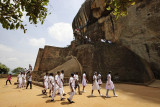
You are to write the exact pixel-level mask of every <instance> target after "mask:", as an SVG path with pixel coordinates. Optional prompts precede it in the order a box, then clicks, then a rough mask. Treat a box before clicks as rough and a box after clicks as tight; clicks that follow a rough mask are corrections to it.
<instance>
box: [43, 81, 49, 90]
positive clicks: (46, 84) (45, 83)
mask: <svg viewBox="0 0 160 107" xmlns="http://www.w3.org/2000/svg"><path fill="white" fill-rule="evenodd" d="M44 87H45V89H46V90H47V89H48V82H44Z"/></svg>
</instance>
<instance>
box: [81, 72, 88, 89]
mask: <svg viewBox="0 0 160 107" xmlns="http://www.w3.org/2000/svg"><path fill="white" fill-rule="evenodd" d="M86 85H87V79H86V72H84V73H83V78H82V86H83V92H86V91H85V90H84V88H85V86H86Z"/></svg>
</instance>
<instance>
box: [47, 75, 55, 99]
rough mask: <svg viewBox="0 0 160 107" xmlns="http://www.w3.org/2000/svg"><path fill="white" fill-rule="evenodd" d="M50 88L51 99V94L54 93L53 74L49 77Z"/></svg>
mask: <svg viewBox="0 0 160 107" xmlns="http://www.w3.org/2000/svg"><path fill="white" fill-rule="evenodd" d="M48 87H49V97H51V92H53V88H54V77H53V73H50V74H49V77H48Z"/></svg>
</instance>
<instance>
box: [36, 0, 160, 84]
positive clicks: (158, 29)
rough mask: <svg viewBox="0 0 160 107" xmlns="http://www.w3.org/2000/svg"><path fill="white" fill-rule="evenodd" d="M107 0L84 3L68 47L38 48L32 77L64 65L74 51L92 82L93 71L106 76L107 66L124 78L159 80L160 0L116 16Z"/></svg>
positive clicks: (144, 2) (144, 1)
mask: <svg viewBox="0 0 160 107" xmlns="http://www.w3.org/2000/svg"><path fill="white" fill-rule="evenodd" d="M104 2H105V0H86V1H85V2H84V3H83V4H82V7H81V8H80V10H79V11H78V13H77V15H76V16H75V18H74V20H73V23H72V27H73V31H74V36H75V40H74V41H72V42H71V45H70V46H69V47H67V48H58V47H52V46H45V48H44V49H40V50H39V53H38V56H37V60H36V64H35V68H34V72H33V74H34V80H37V81H42V79H43V78H42V76H41V74H43V73H44V72H47V71H50V70H53V71H54V70H58V69H57V68H64V67H65V66H66V65H67V64H65V63H67V62H69V61H70V60H71V56H74V57H76V59H77V60H78V62H79V63H80V64H81V66H82V70H83V71H86V72H87V78H88V80H89V81H90V82H92V76H93V73H94V72H95V71H97V72H101V74H102V80H103V81H106V75H107V73H108V72H109V71H112V72H113V74H112V75H113V79H114V77H115V76H118V77H119V81H121V82H130V83H143V84H144V83H148V82H151V81H152V80H154V79H155V77H156V78H157V79H160V68H159V67H160V20H159V19H160V1H159V0H141V1H139V2H137V3H136V5H135V6H131V7H129V8H128V13H129V14H128V15H127V16H126V17H120V18H119V19H118V20H116V19H115V18H114V16H112V15H110V12H111V11H107V10H106V6H105V5H104ZM102 41H103V42H102ZM108 41H110V42H109V43H108ZM66 67H68V66H66ZM72 67H73V66H72ZM69 70H70V68H69ZM54 72H56V71H54ZM71 72H72V71H71ZM71 72H68V73H71Z"/></svg>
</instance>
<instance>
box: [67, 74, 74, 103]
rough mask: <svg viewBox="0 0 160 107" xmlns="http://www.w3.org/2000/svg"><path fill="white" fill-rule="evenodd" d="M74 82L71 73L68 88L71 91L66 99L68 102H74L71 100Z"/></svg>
mask: <svg viewBox="0 0 160 107" xmlns="http://www.w3.org/2000/svg"><path fill="white" fill-rule="evenodd" d="M74 82H75V79H74V74H71V77H70V79H69V87H70V89H71V93H70V96H69V98H67V100H68V101H69V102H70V103H74V101H72V99H73V96H74V94H75V89H74Z"/></svg>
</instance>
